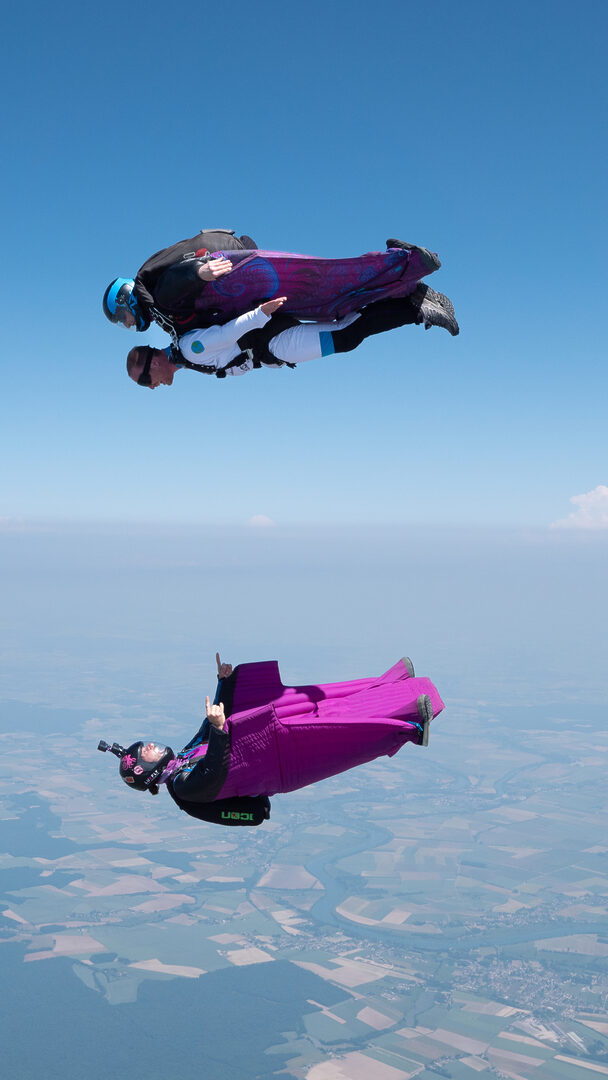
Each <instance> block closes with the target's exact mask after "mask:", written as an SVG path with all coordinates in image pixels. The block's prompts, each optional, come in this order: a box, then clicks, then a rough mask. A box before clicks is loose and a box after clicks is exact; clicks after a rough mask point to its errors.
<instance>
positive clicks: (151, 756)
mask: <svg viewBox="0 0 608 1080" xmlns="http://www.w3.org/2000/svg"><path fill="white" fill-rule="evenodd" d="M164 752H165V747H164V746H158V745H157V743H153V742H149V743H146V744H145V746H143V747H142V751H141V759H142V761H145V762H147V764H148V765H152V764H153V762H155V761H160V759H161V757H162V756H163V754H164Z"/></svg>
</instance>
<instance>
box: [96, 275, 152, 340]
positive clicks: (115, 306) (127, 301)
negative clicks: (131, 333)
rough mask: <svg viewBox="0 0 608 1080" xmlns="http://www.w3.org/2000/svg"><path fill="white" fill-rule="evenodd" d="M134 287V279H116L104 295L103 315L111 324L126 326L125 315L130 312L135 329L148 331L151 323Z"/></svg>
mask: <svg viewBox="0 0 608 1080" xmlns="http://www.w3.org/2000/svg"><path fill="white" fill-rule="evenodd" d="M134 285H135V282H134V281H133V278H124V277H118V278H115V279H114V281H112V282H111V283H110V284H109V285H108V287H107V289H106V291H105V293H104V294H103V313H104V315H105V316H106V318H107V319H109V320H110V322H113V323H121V324H122V325H123V326H125V315H126V314H127V312H130V313H131V315H132V316H133V318H134V319H135V324H134V326H135V329H136V330H146V329H147V328H148V326H149V325H150V322H149V320H148V319H146V317H145V315H144V313H143V311H142V309H141V307H140V305H139V303H138V300H137V296H136V295H135V293H134V292H133V287H134Z"/></svg>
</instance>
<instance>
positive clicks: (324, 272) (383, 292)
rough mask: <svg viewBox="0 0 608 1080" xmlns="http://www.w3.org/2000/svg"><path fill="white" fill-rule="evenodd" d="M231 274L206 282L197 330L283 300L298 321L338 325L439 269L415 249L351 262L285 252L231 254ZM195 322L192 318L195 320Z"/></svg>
mask: <svg viewBox="0 0 608 1080" xmlns="http://www.w3.org/2000/svg"><path fill="white" fill-rule="evenodd" d="M217 254H218V255H221V254H226V255H227V256H228V257H229V258H230V260H231V262H232V264H233V267H234V269H233V270H232V271H231V272H230V273H229V274H226V275H225V276H224V277H220V278H218V279H217V281H214V282H208V283H206V284H205V285H204V286H203V287H202V288H201V292H200V295H199V296H198V297H197V298H196V299H195V301H194V307H195V310H196V312H197V313H198V314H199V315H200V319H199V323H200V325H201V326H203V325H207V324H208V323H209V321H211V322H213V321H215V316H214V317H213V318H211V319H210V318H209V313H217V312H220V313H221V318H222V321H227V320H228V319H234V318H236V316H237V315H240V314H241V313H242V312H243V311H250V310H251V309H252V308H253V307H255V306H256V305H257V304H259V303H260V302H261V301H262V300H265V299H269V298H271V297H273V296H286V297H287V301H286V303H285V305H284V307H283V311H285V312H289V313H290V314H291V315H295V316H297V317H298V318H300V319H312V320H314V321H317V322H318V321H324V320H328V319H340V318H343V317H344V316H345V315H350V314H351V312H353V311H360V310H361V308H362V307H365V305H366V304H371V303H372V302H373V301H375V300H384V299H388V298H389V297H394V296H407V295H408V293H410V292H412V290H413V289H415V287H416V285H417V284H418V282H419V281H420V280H421V279H422V278H423V277H426V276H427V275H428V274H430V273H432V272H433V270H435V269H437V268H438V266H439V265H440V263H439V260H438V259H437V260H435V263H430V262H429V257H428V255H426V254H424V253H422V252H421V251H420V250H419V249H413V250H403V249H402V248H389V249H388V251H370V252H368V253H367V254H366V255H360V256H359V257H358V258H354V259H320V258H314V257H313V256H310V255H294V254H291V253H288V252H284V251H230V252H225V253H223V252H218V253H217ZM195 317H196V316H195Z"/></svg>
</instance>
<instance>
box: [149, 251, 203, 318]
mask: <svg viewBox="0 0 608 1080" xmlns="http://www.w3.org/2000/svg"><path fill="white" fill-rule="evenodd" d="M203 262H204V260H203V259H187V260H186V261H185V262H181V263H176V265H175V266H170V267H169V268H168V270H165V272H164V274H162V275H161V277H160V278H159V280H158V281H157V283H156V287H155V289H154V303H155V304H156V306H157V307H158V308H160V310H161V311H175V312H178V311H181V310H182V308H184V307H187V308H191V307H192V306H193V304H194V300H195V299H196V298H197V297H198V296H200V294H201V292H202V290H203V288H204V287H205V282H204V281H201V279H200V278H199V276H198V270H199V267H200V266H203Z"/></svg>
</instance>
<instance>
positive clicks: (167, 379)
mask: <svg viewBox="0 0 608 1080" xmlns="http://www.w3.org/2000/svg"><path fill="white" fill-rule="evenodd" d="M143 370H144V365H143V364H141V365H139V364H138V365H137V367H135V368H134V370H133V374H132V375H131V378H132V379H134V381H135V382H137V380H138V379H139V376H140V375H141V373H142V371H143ZM176 371H177V368H176V366H175V364H172V363H171V361H170V360H169V358H168V357H167V354H166V352H164V351H163V349H155V350H154V353H153V355H152V358H151V360H150V390H156V387H157V386H171V383H172V382H173V376H174V375H175V372H176Z"/></svg>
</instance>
